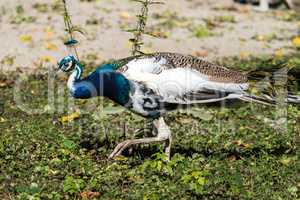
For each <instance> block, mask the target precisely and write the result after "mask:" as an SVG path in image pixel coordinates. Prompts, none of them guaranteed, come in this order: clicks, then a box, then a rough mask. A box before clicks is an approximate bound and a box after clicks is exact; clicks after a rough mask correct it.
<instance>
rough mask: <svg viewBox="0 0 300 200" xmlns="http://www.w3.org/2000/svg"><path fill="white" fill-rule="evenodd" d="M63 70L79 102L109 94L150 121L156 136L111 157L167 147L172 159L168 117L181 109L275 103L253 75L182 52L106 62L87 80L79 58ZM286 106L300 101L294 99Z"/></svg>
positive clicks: (66, 62)
mask: <svg viewBox="0 0 300 200" xmlns="http://www.w3.org/2000/svg"><path fill="white" fill-rule="evenodd" d="M59 69H60V70H62V71H63V72H66V73H67V72H71V75H70V76H69V79H68V83H67V86H68V89H69V90H70V93H71V95H72V96H73V97H74V98H76V99H89V98H92V97H97V96H104V97H107V98H109V99H111V100H112V101H114V102H115V103H117V104H119V105H121V106H124V107H125V108H127V109H129V110H130V111H132V112H133V113H136V114H138V115H140V116H142V117H144V118H146V119H148V120H150V121H152V124H153V127H154V130H155V131H154V135H153V137H149V138H142V139H132V140H126V141H124V142H121V143H120V144H118V145H117V146H116V147H115V149H114V150H113V152H112V153H111V154H110V156H109V158H114V157H116V156H119V155H121V154H122V152H123V151H124V150H125V149H127V148H129V147H131V146H132V145H138V144H149V143H163V144H164V146H165V153H166V156H167V158H168V159H170V151H171V143H172V135H171V131H170V128H169V126H168V125H167V124H166V122H165V120H164V116H165V115H166V114H167V113H168V112H169V111H172V110H174V109H177V108H178V107H179V106H184V107H187V106H192V105H197V104H208V103H214V102H221V101H224V100H241V101H246V102H257V103H261V104H267V105H272V104H275V103H276V102H275V100H274V99H273V98H271V97H264V96H262V97H259V96H254V95H251V94H249V93H248V92H247V89H248V88H249V83H248V79H247V75H245V74H243V73H241V72H238V71H234V70H231V69H228V68H226V67H223V66H219V65H216V64H213V63H211V62H209V61H206V60H204V59H202V58H198V57H194V56H191V55H181V54H177V53H163V52H159V53H153V54H144V55H138V56H132V57H128V58H125V59H120V60H117V61H113V62H109V63H105V64H103V65H101V66H100V67H98V68H97V69H96V70H95V71H94V72H92V73H90V74H89V75H88V76H86V77H82V72H83V66H82V64H81V63H80V62H79V61H78V60H77V59H76V58H75V57H74V56H73V55H69V56H66V57H64V58H63V59H62V60H61V61H60V62H59ZM285 101H286V102H288V103H289V102H291V103H300V97H298V96H292V95H289V96H287V97H286V99H285Z"/></svg>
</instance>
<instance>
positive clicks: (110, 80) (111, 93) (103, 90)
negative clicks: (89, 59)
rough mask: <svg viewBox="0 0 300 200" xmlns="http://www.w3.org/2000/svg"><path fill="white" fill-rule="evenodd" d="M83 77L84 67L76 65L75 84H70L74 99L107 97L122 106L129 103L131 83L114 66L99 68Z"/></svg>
mask: <svg viewBox="0 0 300 200" xmlns="http://www.w3.org/2000/svg"><path fill="white" fill-rule="evenodd" d="M71 76H72V75H71ZM81 76H82V65H76V69H75V72H74V79H73V82H72V81H69V82H70V83H69V82H68V85H69V88H70V91H71V94H72V95H73V97H75V98H80V99H87V98H91V97H95V96H105V97H108V98H110V99H111V100H113V101H115V102H116V103H118V104H121V105H125V104H126V103H127V102H128V101H129V91H130V85H129V81H128V80H127V79H126V78H125V77H124V76H123V75H122V74H120V73H118V72H116V71H114V68H113V66H112V65H105V66H102V67H99V68H98V69H97V70H96V71H94V72H93V73H91V74H90V75H88V76H87V77H85V78H83V79H81ZM70 79H71V78H70Z"/></svg>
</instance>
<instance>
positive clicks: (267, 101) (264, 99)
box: [238, 94, 300, 106]
mask: <svg viewBox="0 0 300 200" xmlns="http://www.w3.org/2000/svg"><path fill="white" fill-rule="evenodd" d="M238 98H239V99H241V100H243V101H247V102H255V103H260V104H264V105H269V106H275V105H276V104H277V103H278V101H277V100H276V99H275V98H273V97H270V96H268V95H264V96H261V97H260V96H255V95H250V94H244V95H242V96H240V97H238ZM284 103H290V104H300V96H296V95H288V96H287V97H286V98H285V99H284Z"/></svg>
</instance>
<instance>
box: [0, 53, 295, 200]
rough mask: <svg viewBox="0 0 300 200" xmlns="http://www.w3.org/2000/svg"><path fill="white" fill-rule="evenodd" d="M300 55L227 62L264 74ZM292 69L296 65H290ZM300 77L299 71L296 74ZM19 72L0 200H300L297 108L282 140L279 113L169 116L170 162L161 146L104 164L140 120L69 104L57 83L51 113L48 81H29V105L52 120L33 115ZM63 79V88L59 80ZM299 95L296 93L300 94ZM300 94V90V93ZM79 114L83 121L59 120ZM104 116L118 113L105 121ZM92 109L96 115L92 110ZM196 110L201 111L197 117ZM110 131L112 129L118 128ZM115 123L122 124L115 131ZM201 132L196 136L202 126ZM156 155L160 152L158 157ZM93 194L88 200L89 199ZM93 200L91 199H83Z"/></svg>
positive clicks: (8, 111) (5, 127) (8, 114)
mask: <svg viewBox="0 0 300 200" xmlns="http://www.w3.org/2000/svg"><path fill="white" fill-rule="evenodd" d="M297 59H298V55H295V56H293V57H290V58H288V59H283V60H281V61H274V60H273V59H269V58H255V59H254V58H253V59H251V60H247V61H241V60H238V59H228V60H225V61H222V63H227V64H228V65H231V66H233V67H235V68H238V69H242V70H244V71H251V70H256V68H255V67H254V66H260V68H259V70H261V69H262V68H263V69H265V70H267V71H272V70H271V69H275V68H280V67H283V66H286V65H287V63H289V65H291V63H290V62H296V61H295V60H297ZM292 64H293V63H292ZM293 70H294V71H292V72H293V73H292V74H291V75H293V74H297V70H299V68H298V69H297V68H293ZM18 76H19V75H18V74H9V75H1V76H0V81H1V83H4V84H2V86H1V94H0V100H1V102H0V106H1V105H4V112H3V113H2V112H1V109H0V113H2V115H1V116H0V117H1V118H2V119H1V120H0V129H1V135H0V171H1V173H0V198H1V199H82V197H87V196H89V195H90V196H89V197H91V196H92V195H94V198H95V199H187V200H189V199H297V198H299V186H300V182H299V173H298V172H299V166H300V165H299V160H298V156H299V133H300V126H299V124H300V108H299V107H296V106H289V107H288V109H287V112H288V122H287V131H286V132H284V133H281V132H280V129H279V128H278V127H276V124H272V123H270V122H268V123H266V122H265V121H266V120H267V119H276V114H275V112H274V109H273V108H272V109H271V108H269V107H265V106H258V105H250V104H242V105H243V106H240V107H232V108H223V109H220V108H213V107H207V108H196V109H194V110H193V112H191V113H190V114H188V113H185V112H183V111H180V112H177V113H172V114H170V115H168V117H167V118H166V121H167V123H168V124H169V125H170V127H171V129H172V132H173V137H174V142H173V146H172V160H171V162H169V163H168V162H166V161H165V157H164V156H163V154H162V153H159V152H160V151H161V150H160V146H159V145H157V146H155V145H151V146H143V147H139V148H138V149H137V150H134V153H133V155H131V156H127V157H126V158H125V157H124V158H122V159H119V160H118V161H109V160H107V159H106V158H107V156H108V155H109V153H110V152H111V151H112V150H113V148H114V146H115V145H116V144H117V143H118V142H120V141H122V140H124V139H125V138H124V133H123V132H124V131H123V130H122V128H120V127H122V126H123V124H127V131H126V132H125V137H126V138H131V137H134V134H132V132H133V131H134V129H137V128H142V127H143V119H142V118H140V117H137V116H135V115H133V114H131V113H129V112H120V109H119V108H118V107H116V106H115V105H114V104H112V103H111V102H109V101H107V100H104V108H101V107H98V108H97V109H88V108H87V107H88V105H90V104H95V105H98V103H99V101H102V100H103V99H101V98H96V99H93V100H88V101H76V102H75V104H74V105H71V106H69V108H67V107H62V108H61V109H60V112H58V111H55V110H56V109H54V108H58V107H59V106H62V105H65V106H67V105H66V103H63V102H64V101H63V99H65V98H67V95H64V91H65V90H66V88H65V85H66V81H65V80H63V79H62V78H57V82H56V85H55V88H60V89H59V91H60V92H58V93H56V94H55V98H54V102H53V106H51V105H47V102H48V99H47V88H48V86H47V76H46V75H41V74H36V75H29V76H28V79H27V80H25V81H24V82H23V84H22V90H21V91H20V93H21V96H22V99H24V102H25V103H26V104H28V106H29V107H31V108H40V109H42V110H48V111H52V114H34V115H29V114H26V113H24V112H22V111H21V110H20V109H19V108H18V107H17V105H16V103H15V101H14V100H13V89H12V88H13V82H12V80H17V78H18ZM61 79H62V80H61ZM294 90H297V89H294ZM298 90H299V89H298ZM77 109H81V111H82V112H84V111H86V114H81V116H80V118H79V119H78V120H75V121H72V122H70V123H66V124H62V123H60V122H59V119H60V118H61V117H62V116H65V115H68V113H72V112H74V111H75V110H77ZM103 109H105V110H106V111H107V112H108V111H110V113H111V114H106V115H105V114H103V113H102V114H99V113H101V112H100V111H101V110H103ZM87 110H90V111H89V112H87ZM196 111H197V112H196ZM111 124H114V125H113V126H111ZM116 124H117V125H116ZM196 127H197V128H196ZM157 152H158V153H157ZM88 192H90V193H88ZM86 199H87V198H86Z"/></svg>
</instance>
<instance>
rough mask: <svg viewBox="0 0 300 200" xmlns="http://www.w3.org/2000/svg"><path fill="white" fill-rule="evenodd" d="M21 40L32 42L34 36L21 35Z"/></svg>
mask: <svg viewBox="0 0 300 200" xmlns="http://www.w3.org/2000/svg"><path fill="white" fill-rule="evenodd" d="M19 39H20V41H21V42H23V43H31V42H32V41H33V39H32V36H31V35H21V36H20V37H19Z"/></svg>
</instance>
